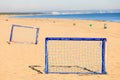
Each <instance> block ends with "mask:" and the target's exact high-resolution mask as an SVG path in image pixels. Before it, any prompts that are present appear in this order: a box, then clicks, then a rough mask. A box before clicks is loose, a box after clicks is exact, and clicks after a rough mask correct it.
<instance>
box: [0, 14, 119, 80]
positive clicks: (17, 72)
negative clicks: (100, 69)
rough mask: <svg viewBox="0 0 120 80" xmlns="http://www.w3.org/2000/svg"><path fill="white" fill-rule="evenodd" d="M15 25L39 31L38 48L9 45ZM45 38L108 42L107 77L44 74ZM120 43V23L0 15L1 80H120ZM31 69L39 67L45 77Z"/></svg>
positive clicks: (24, 45) (15, 44) (35, 46)
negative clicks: (86, 39)
mask: <svg viewBox="0 0 120 80" xmlns="http://www.w3.org/2000/svg"><path fill="white" fill-rule="evenodd" d="M13 24H17V25H23V26H32V27H35V28H40V32H39V37H38V44H37V45H35V44H19V43H11V44H8V41H9V38H10V32H11V27H12V25H13ZM90 24H92V26H91V27H90V26H89V25H90ZM104 24H107V29H104ZM46 37H78V38H79V37H84V38H107V59H106V60H107V63H106V65H107V68H106V69H107V73H108V74H105V75H85V74H82V75H80V74H45V73H44V68H45V38H46ZM119 40H120V22H108V21H93V20H70V19H26V18H10V17H9V16H7V15H0V80H119V79H120V51H119V48H120V41H119ZM31 66H36V67H35V68H36V69H38V70H40V71H41V72H42V73H43V74H41V73H39V72H37V71H35V70H33V69H31Z"/></svg>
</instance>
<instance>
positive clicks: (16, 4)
mask: <svg viewBox="0 0 120 80" xmlns="http://www.w3.org/2000/svg"><path fill="white" fill-rule="evenodd" d="M111 9H120V0H0V12H32V11H35V12H39V11H55V10H57V11H59V10H111Z"/></svg>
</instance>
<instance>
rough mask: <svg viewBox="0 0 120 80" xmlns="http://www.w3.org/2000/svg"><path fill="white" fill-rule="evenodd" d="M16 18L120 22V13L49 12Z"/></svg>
mask: <svg viewBox="0 0 120 80" xmlns="http://www.w3.org/2000/svg"><path fill="white" fill-rule="evenodd" d="M15 17H16V18H57V19H80V20H102V21H112V22H120V13H87V14H86V13H85V14H81V13H58V12H53V13H48V14H35V15H34V14H32V15H24V16H15Z"/></svg>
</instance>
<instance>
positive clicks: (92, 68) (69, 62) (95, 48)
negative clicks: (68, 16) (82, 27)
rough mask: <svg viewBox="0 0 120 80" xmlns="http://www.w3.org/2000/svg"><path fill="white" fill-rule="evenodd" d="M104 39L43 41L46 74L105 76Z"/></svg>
mask: <svg viewBox="0 0 120 80" xmlns="http://www.w3.org/2000/svg"><path fill="white" fill-rule="evenodd" d="M105 47H106V38H58V37H48V38H46V39H45V73H46V74H106V73H107V72H106V66H105V64H106V63H105V57H106V56H105V49H106V48H105Z"/></svg>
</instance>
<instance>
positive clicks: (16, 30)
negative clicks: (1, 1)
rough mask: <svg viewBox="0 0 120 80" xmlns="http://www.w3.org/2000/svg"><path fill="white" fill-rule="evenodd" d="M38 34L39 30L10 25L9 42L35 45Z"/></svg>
mask: <svg viewBox="0 0 120 80" xmlns="http://www.w3.org/2000/svg"><path fill="white" fill-rule="evenodd" d="M38 33H39V28H34V27H29V26H21V25H12V28H11V33H10V40H9V41H10V42H16V43H29V44H37V43H38Z"/></svg>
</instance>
